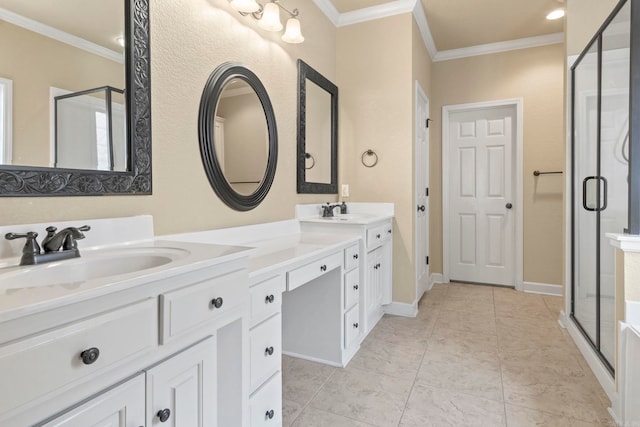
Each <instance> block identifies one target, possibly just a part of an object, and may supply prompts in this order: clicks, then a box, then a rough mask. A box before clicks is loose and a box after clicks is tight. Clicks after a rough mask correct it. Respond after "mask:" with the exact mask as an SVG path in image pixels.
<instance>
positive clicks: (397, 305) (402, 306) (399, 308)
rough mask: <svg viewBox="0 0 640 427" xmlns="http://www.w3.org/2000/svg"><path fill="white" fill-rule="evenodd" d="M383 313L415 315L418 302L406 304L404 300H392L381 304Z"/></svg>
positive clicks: (405, 315)
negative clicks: (389, 302)
mask: <svg viewBox="0 0 640 427" xmlns="http://www.w3.org/2000/svg"><path fill="white" fill-rule="evenodd" d="M383 308H384V313H385V314H391V315H394V316H404V317H416V316H417V315H418V302H417V301H416V302H414V303H412V304H407V303H405V302H392V303H391V304H387V305H385V306H383Z"/></svg>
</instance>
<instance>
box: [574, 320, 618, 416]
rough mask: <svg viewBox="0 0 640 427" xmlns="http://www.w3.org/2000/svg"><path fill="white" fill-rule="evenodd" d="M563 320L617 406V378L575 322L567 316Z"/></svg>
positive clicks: (605, 390) (612, 401)
mask: <svg viewBox="0 0 640 427" xmlns="http://www.w3.org/2000/svg"><path fill="white" fill-rule="evenodd" d="M562 322H563V323H564V325H565V326H566V328H567V332H569V335H570V336H571V338H572V339H573V342H575V344H576V346H577V347H578V350H580V353H581V354H582V356H583V357H584V359H585V361H586V362H587V365H589V368H591V371H592V372H593V374H594V375H595V377H596V378H597V379H598V382H599V383H600V385H601V386H602V389H603V390H604V392H605V393H606V394H607V397H608V398H609V400H611V407H612V408H616V407H617V406H618V405H617V402H618V393H617V392H616V384H615V380H614V379H613V377H612V376H611V374H610V373H609V371H608V370H607V369H606V368H605V367H604V365H603V364H602V362H601V361H600V359H599V358H598V356H597V355H596V353H595V352H594V351H593V349H592V348H591V345H589V343H588V342H587V341H586V339H585V338H584V336H583V335H582V333H580V331H579V330H578V328H577V326H576V325H575V323H573V322H572V321H571V320H570V319H568V318H567V317H565V318H564V319H562Z"/></svg>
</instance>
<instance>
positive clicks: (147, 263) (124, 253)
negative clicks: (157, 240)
mask: <svg viewBox="0 0 640 427" xmlns="http://www.w3.org/2000/svg"><path fill="white" fill-rule="evenodd" d="M187 255H189V251H188V250H185V249H179V248H171V247H130V248H119V249H109V250H95V251H87V252H86V253H83V254H82V256H81V257H80V258H74V259H71V260H64V261H58V262H50V263H46V264H41V265H34V266H22V267H10V268H4V269H0V290H4V291H5V292H6V291H8V290H12V289H13V290H17V289H26V288H40V287H47V286H71V287H73V286H76V285H78V284H80V283H83V282H87V281H90V280H97V279H106V278H109V277H113V276H118V275H125V274H129V273H138V272H141V271H145V270H149V269H152V268H155V267H160V266H163V265H166V264H169V263H171V262H173V261H175V260H178V259H182V258H184V257H186V256H187Z"/></svg>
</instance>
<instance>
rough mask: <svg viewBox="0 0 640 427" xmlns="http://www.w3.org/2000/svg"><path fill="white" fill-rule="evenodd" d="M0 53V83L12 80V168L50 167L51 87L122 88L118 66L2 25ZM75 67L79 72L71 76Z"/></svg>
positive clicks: (85, 52) (23, 30)
mask: <svg viewBox="0 0 640 427" xmlns="http://www.w3.org/2000/svg"><path fill="white" fill-rule="evenodd" d="M0 52H2V55H0V77H2V78H6V79H10V80H13V162H12V164H15V165H21V166H48V165H50V164H51V163H50V156H49V154H50V107H49V103H50V101H49V88H50V87H51V86H53V87H57V88H59V89H65V90H69V91H72V92H75V91H81V90H87V89H93V88H96V87H100V86H106V85H109V86H114V87H117V88H120V89H122V88H124V78H125V74H124V65H122V64H120V63H117V62H114V61H111V60H108V59H106V58H103V57H100V56H96V55H94V54H91V53H89V52H87V51H84V50H81V49H78V48H76V47H73V46H70V45H68V44H65V43H61V42H58V41H56V40H53V39H51V38H48V37H45V36H41V35H39V34H37V33H34V32H32V31H29V30H25V29H24V28H21V27H17V26H15V25H12V24H9V23H7V22H2V25H0ZM79 63H80V64H82V67H83V69H82V72H75V73H74V72H73V70H74V67H75V64H79ZM0 206H1V205H0Z"/></svg>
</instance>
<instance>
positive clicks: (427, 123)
mask: <svg viewBox="0 0 640 427" xmlns="http://www.w3.org/2000/svg"><path fill="white" fill-rule="evenodd" d="M430 121H431V119H427V120H425V122H426V123H425V126H426V127H427V129H429V122H430Z"/></svg>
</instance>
